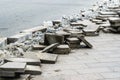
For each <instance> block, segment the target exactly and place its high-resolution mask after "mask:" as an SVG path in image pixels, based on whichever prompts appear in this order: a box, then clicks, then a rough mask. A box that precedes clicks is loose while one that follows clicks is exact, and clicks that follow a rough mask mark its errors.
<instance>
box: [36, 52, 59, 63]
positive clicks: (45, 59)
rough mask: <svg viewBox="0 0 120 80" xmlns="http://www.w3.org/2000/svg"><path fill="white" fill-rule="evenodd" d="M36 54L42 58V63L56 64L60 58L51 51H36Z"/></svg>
mask: <svg viewBox="0 0 120 80" xmlns="http://www.w3.org/2000/svg"><path fill="white" fill-rule="evenodd" d="M36 55H37V57H38V58H39V59H40V60H41V63H51V64H54V63H55V62H56V61H57V58H58V55H56V54H50V53H36Z"/></svg>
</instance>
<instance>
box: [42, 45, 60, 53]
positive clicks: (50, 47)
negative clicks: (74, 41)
mask: <svg viewBox="0 0 120 80" xmlns="http://www.w3.org/2000/svg"><path fill="white" fill-rule="evenodd" d="M58 45H59V44H58V43H54V44H51V45H49V46H47V47H46V48H44V49H43V50H42V52H48V51H50V50H51V49H54V48H56V47H57V46H58Z"/></svg>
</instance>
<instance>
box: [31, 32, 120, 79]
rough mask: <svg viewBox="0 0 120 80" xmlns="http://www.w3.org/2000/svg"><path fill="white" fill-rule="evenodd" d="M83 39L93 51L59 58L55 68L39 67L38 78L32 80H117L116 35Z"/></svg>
mask: <svg viewBox="0 0 120 80" xmlns="http://www.w3.org/2000/svg"><path fill="white" fill-rule="evenodd" d="M86 39H87V40H88V41H89V42H90V43H91V44H92V45H93V49H75V50H72V51H71V53H70V54H69V55H60V56H59V58H58V61H57V63H56V64H42V71H43V73H42V75H38V76H35V78H33V80H120V35H119V34H111V33H107V34H106V33H100V35H99V36H96V37H86Z"/></svg>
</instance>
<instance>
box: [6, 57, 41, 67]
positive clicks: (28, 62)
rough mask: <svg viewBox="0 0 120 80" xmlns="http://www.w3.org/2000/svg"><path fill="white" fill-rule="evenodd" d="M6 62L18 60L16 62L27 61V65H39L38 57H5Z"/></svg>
mask: <svg viewBox="0 0 120 80" xmlns="http://www.w3.org/2000/svg"><path fill="white" fill-rule="evenodd" d="M5 60H6V61H8V62H18V63H27V64H28V65H40V63H41V62H40V60H39V59H31V58H6V59H5Z"/></svg>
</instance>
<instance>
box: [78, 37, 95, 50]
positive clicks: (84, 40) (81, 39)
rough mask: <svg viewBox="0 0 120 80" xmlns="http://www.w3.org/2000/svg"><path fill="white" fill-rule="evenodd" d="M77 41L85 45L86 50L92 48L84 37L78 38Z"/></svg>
mask: <svg viewBox="0 0 120 80" xmlns="http://www.w3.org/2000/svg"><path fill="white" fill-rule="evenodd" d="M78 39H79V40H80V41H81V42H83V43H84V44H85V45H86V47H88V48H92V47H93V46H92V45H91V44H90V43H89V42H88V41H87V40H86V39H85V38H84V37H81V36H79V37H78Z"/></svg>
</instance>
